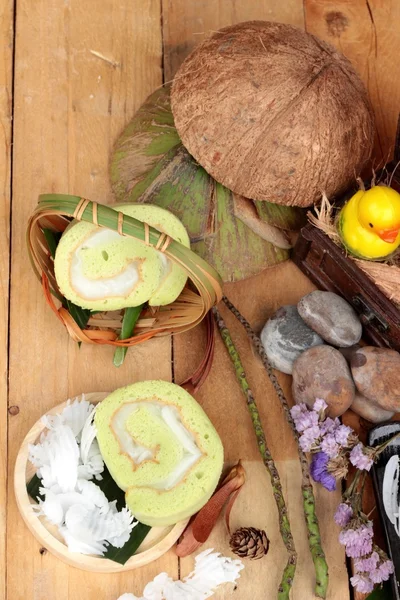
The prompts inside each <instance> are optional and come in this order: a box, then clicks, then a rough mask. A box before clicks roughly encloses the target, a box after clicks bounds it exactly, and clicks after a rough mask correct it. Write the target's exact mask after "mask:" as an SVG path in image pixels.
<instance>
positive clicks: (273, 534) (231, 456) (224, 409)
mask: <svg viewBox="0 0 400 600" xmlns="http://www.w3.org/2000/svg"><path fill="white" fill-rule="evenodd" d="M312 289H313V286H312V284H311V283H310V281H309V280H308V279H307V278H306V277H305V276H303V275H302V274H301V273H300V271H298V269H297V267H296V266H295V265H294V264H293V263H291V262H288V263H284V264H282V265H280V266H279V267H274V268H272V269H268V270H266V271H264V273H262V274H261V275H259V276H257V277H254V278H252V279H248V280H246V281H244V282H240V283H237V284H229V285H226V286H225V293H226V295H227V296H228V297H229V298H230V300H231V301H232V302H233V303H234V304H235V306H236V307H237V308H239V310H240V311H241V312H242V314H243V315H244V316H245V317H246V318H247V319H248V320H249V322H250V323H251V325H252V326H253V328H254V329H255V330H256V331H260V329H261V328H262V326H263V325H264V323H265V321H266V320H267V319H268V317H269V316H271V314H272V313H273V312H275V310H277V308H279V307H280V306H282V305H283V304H296V303H297V302H298V300H299V299H300V298H301V297H302V296H303V295H304V294H306V293H308V292H310V291H311V290H312ZM221 312H222V313H223V317H224V320H225V322H226V324H227V326H228V328H229V330H230V332H231V335H232V338H233V340H234V343H235V345H236V347H237V349H238V351H239V353H240V356H241V359H242V362H243V365H244V368H245V371H246V375H247V380H248V382H249V384H250V386H251V388H252V391H253V392H254V394H255V398H256V402H257V405H258V408H259V411H260V414H261V418H262V421H263V425H264V428H265V433H266V437H267V442H268V444H269V447H270V449H271V452H272V455H273V457H274V459H275V461H276V462H277V463H278V469H279V473H280V476H281V479H282V485H283V488H284V493H285V498H286V500H287V504H288V509H289V516H290V520H291V527H292V532H293V536H294V540H295V544H296V549H297V552H298V555H299V561H298V567H297V572H296V577H295V583H294V586H293V594H292V598H293V600H306V599H307V600H308V599H309V598H310V599H311V598H313V597H314V596H313V585H314V582H315V578H314V571H313V564H312V561H311V556H310V553H309V550H308V546H307V531H306V526H305V523H304V517H303V512H302V500H301V490H300V484H301V472H300V464H299V462H298V458H297V451H296V447H295V443H294V440H293V435H292V433H291V430H290V428H289V426H288V425H287V423H286V420H285V416H284V413H283V411H282V409H281V406H280V403H279V400H278V398H277V397H276V394H275V392H274V389H273V387H272V385H271V383H270V381H269V379H268V376H267V375H266V373H265V370H264V367H263V365H262V363H261V361H260V359H259V358H258V356H256V355H255V354H254V351H253V350H252V348H251V345H250V343H249V341H248V339H247V337H246V334H245V333H244V330H243V328H242V326H241V325H240V324H239V323H238V322H237V321H236V319H235V318H234V317H233V315H231V313H229V312H228V311H227V310H226V309H225V307H223V306H221ZM196 333H197V337H195V336H194V335H193V334H191V335H189V334H184V335H183V336H179V337H175V338H174V361H175V377H176V378H181V377H183V376H184V375H185V374H186V372H187V371H188V364H190V359H191V357H195V356H196V354H198V352H199V347H201V346H202V344H204V335H203V332H199V331H197V332H196ZM185 338H186V339H185ZM279 379H280V382H281V385H282V387H283V389H284V390H285V393H286V394H287V395H288V396H289V397H290V394H291V392H290V388H291V378H290V377H289V376H287V375H283V374H279ZM196 399H197V400H198V401H199V402H200V404H201V405H202V406H203V408H204V410H205V411H206V412H207V414H208V416H209V417H210V418H211V420H212V421H213V423H214V424H215V425H216V428H217V430H218V432H219V434H220V435H221V438H222V441H223V444H224V448H225V457H226V461H227V462H228V464H230V465H231V464H232V465H233V464H234V463H236V462H237V461H238V459H243V460H244V461H245V466H246V469H247V475H248V478H247V483H246V484H245V486H244V488H243V492H241V493H240V495H239V498H240V502H239V501H238V504H237V505H235V508H234V515H236V517H235V518H236V519H237V520H238V522H236V521H235V522H233V528H234V527H235V524H237V526H239V523H240V526H247V527H249V526H251V527H261V526H263V527H264V528H265V529H266V531H267V534H268V536H269V538H270V539H271V546H270V551H269V553H268V556H267V557H266V558H264V559H262V560H263V563H264V568H261V565H262V563H261V562H260V563H251V562H249V561H247V562H246V569H245V570H244V571H243V574H242V576H241V579H240V581H239V584H238V585H239V587H238V591H239V590H240V597H241V598H243V599H245V600H250V599H252V600H253V599H254V600H264V599H265V598H271V599H272V598H275V597H276V590H277V588H278V585H279V581H280V577H281V575H282V570H283V565H284V560H285V549H284V547H283V544H282V542H281V540H280V537H279V529H278V519H277V514H276V507H275V503H274V500H273V497H272V490H271V485H270V481H269V477H268V473H267V471H266V469H265V467H264V465H263V464H262V461H261V459H260V457H259V451H258V448H257V443H256V438H255V435H254V432H253V430H252V427H251V421H250V416H249V414H248V409H247V406H246V401H245V398H244V397H243V394H242V392H241V390H240V387H239V386H238V384H237V382H236V378H235V373H234V370H233V368H232V364H231V362H230V359H229V357H228V354H227V352H226V350H225V347H224V346H223V344H222V341H221V340H220V339H219V337H217V343H216V353H215V359H214V364H213V368H212V370H211V373H210V375H209V377H208V379H207V381H206V382H205V384H204V386H203V387H202V388H201V389H200V390H199V392H198V393H197V395H196ZM315 492H316V502H317V512H318V516H319V520H320V526H321V534H322V540H323V547H324V550H325V552H326V557H327V561H328V565H329V567H330V573H331V585H330V588H329V594H328V599H329V600H347V599H348V598H349V591H348V575H347V570H346V567H345V561H344V553H343V551H342V548H341V546H340V545H339V543H338V538H337V534H338V530H337V528H336V526H335V525H334V522H333V515H334V512H335V510H336V507H337V505H338V503H339V501H340V495H339V493H328V492H326V491H325V490H323V489H321V487H320V486H316V488H315ZM241 502H243V504H241ZM333 529H334V530H335V535H332V530H333ZM228 542H229V536H228V534H227V532H226V530H225V529H224V525H223V524H222V523H220V525H219V526H218V528H217V529H216V531H215V533H213V536H212V538H210V540H209V541H208V542H207V544H206V547H213V546H215V547H216V548H217V549H218V550H219V551H220V552H222V553H224V552H225V553H228V554H229V553H230V550H229V543H228ZM191 566H192V559H191V558H188V559H184V560H182V561H181V570H182V573H186V572H187V571H188V570H190V569H191ZM228 597H230V595H229V593H228V591H226V590H225V591H223V590H221V592H218V593H217V594H216V595H215V598H216V599H217V598H218V599H220V598H228Z"/></svg>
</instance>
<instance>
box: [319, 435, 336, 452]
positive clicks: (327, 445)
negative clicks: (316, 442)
mask: <svg viewBox="0 0 400 600" xmlns="http://www.w3.org/2000/svg"><path fill="white" fill-rule="evenodd" d="M321 450H322V452H325V454H327V455H328V456H329V458H336V457H337V455H338V454H339V445H338V444H337V443H336V440H335V436H334V435H332V433H328V434H327V435H326V436H325V437H324V438H323V440H322V442H321Z"/></svg>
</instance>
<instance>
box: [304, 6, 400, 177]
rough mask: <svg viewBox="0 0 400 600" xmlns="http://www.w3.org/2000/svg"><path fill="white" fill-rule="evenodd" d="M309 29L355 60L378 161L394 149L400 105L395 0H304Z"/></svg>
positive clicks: (398, 10)
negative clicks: (370, 116)
mask: <svg viewBox="0 0 400 600" xmlns="http://www.w3.org/2000/svg"><path fill="white" fill-rule="evenodd" d="M304 13H305V20H306V29H307V31H309V32H310V33H313V34H315V35H317V36H318V37H320V38H321V39H323V40H325V41H327V42H330V43H331V44H333V45H334V46H336V48H338V50H340V51H341V52H343V54H345V55H346V56H347V57H348V58H349V59H350V60H351V62H352V63H353V65H354V67H355V68H356V69H357V71H358V72H359V74H360V76H361V78H362V80H363V81H364V83H365V85H366V86H367V89H368V92H369V95H370V98H371V102H372V106H373V109H374V113H375V118H376V125H377V139H376V144H375V151H374V158H375V160H374V166H375V167H377V166H378V165H379V164H381V165H382V164H383V163H384V162H387V161H388V158H389V157H390V155H391V154H392V151H393V145H394V138H395V132H396V125H397V120H398V117H399V106H400V84H399V79H398V77H396V76H394V69H395V65H396V64H397V61H398V52H399V48H400V29H399V27H398V23H399V19H400V4H399V2H397V1H396V0H352V1H351V2H349V0H304Z"/></svg>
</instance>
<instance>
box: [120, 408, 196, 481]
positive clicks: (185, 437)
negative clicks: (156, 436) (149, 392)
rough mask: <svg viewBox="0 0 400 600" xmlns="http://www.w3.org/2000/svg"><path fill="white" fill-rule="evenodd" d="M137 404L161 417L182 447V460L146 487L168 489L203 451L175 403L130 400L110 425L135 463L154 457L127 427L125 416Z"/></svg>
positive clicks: (185, 472)
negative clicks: (161, 477)
mask: <svg viewBox="0 0 400 600" xmlns="http://www.w3.org/2000/svg"><path fill="white" fill-rule="evenodd" d="M139 408H145V409H146V410H148V411H150V412H151V413H152V414H153V415H154V417H155V418H158V419H161V420H162V421H164V423H165V424H166V425H167V427H169V429H170V430H171V433H172V435H173V436H174V437H175V439H176V440H177V441H178V442H179V443H180V444H181V446H182V447H183V457H182V460H181V461H180V462H179V464H178V465H177V466H176V467H175V469H173V471H172V472H171V473H169V475H167V477H165V478H164V479H163V480H161V481H158V482H155V483H153V484H149V487H153V488H156V489H161V490H170V489H171V488H173V487H175V486H176V485H177V484H178V483H179V482H180V481H182V479H183V478H184V477H185V476H186V474H187V472H188V471H189V470H190V469H191V468H192V466H193V465H194V464H195V463H196V462H197V461H198V459H199V458H200V457H201V456H202V452H201V450H200V448H199V447H198V446H197V444H196V440H195V438H194V436H193V434H192V433H191V432H190V431H189V430H188V429H186V427H185V426H184V424H183V423H182V421H181V419H180V415H179V411H178V409H177V408H175V407H174V406H165V405H163V404H161V403H159V402H132V403H130V404H124V405H123V406H122V407H121V408H120V409H119V410H117V411H116V412H115V414H114V416H113V418H112V422H111V425H112V428H113V431H114V434H115V435H116V437H117V439H118V442H119V444H120V447H121V450H122V452H124V453H126V454H128V456H130V457H131V458H132V460H133V462H134V463H135V464H137V465H140V464H141V463H142V462H143V461H145V460H149V459H150V460H151V459H154V458H155V452H154V450H153V449H151V448H146V447H145V446H142V445H140V444H138V443H137V442H136V440H135V439H134V438H133V437H132V435H131V434H130V433H129V432H128V430H127V429H126V422H127V420H128V418H129V417H130V416H131V415H132V413H135V412H136V411H138V410H139Z"/></svg>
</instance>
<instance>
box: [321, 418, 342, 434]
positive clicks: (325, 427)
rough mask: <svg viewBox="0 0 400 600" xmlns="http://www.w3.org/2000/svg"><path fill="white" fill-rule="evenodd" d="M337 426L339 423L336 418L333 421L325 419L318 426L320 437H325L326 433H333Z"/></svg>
mask: <svg viewBox="0 0 400 600" xmlns="http://www.w3.org/2000/svg"><path fill="white" fill-rule="evenodd" d="M339 426H340V421H339V419H338V418H337V417H336V419H335V420H333V419H331V418H330V417H327V418H326V419H325V421H322V423H321V424H320V428H321V433H322V435H325V434H326V433H333V432H334V431H335V430H336V429H337V428H338V427H339Z"/></svg>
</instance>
